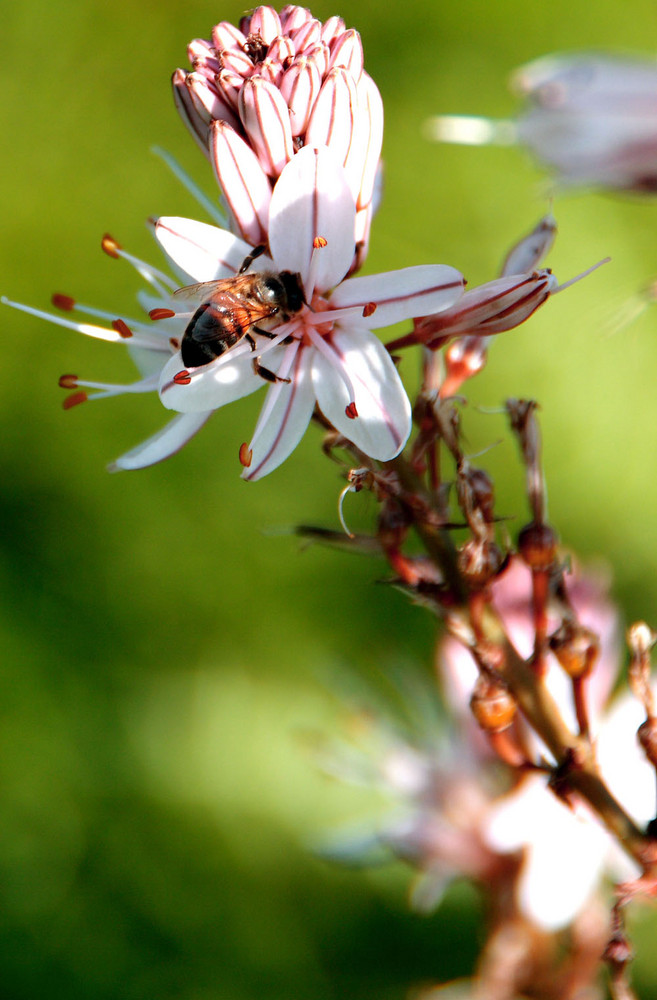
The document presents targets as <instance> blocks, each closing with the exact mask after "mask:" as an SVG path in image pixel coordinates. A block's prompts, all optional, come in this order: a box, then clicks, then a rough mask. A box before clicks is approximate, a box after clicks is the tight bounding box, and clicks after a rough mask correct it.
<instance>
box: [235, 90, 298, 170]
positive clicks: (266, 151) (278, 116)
mask: <svg viewBox="0 0 657 1000" xmlns="http://www.w3.org/2000/svg"><path fill="white" fill-rule="evenodd" d="M239 111H240V118H241V119H242V123H243V125H244V129H245V131H246V133H247V136H248V138H249V140H250V142H251V146H252V147H253V149H254V150H255V152H256V153H257V155H258V159H259V160H260V164H261V166H262V168H263V170H264V171H265V173H267V174H269V175H270V176H271V177H277V176H278V175H279V174H280V173H281V171H282V170H283V167H284V166H285V164H286V163H287V162H288V161H289V160H291V159H292V156H293V154H294V147H293V145H292V131H291V128H290V112H289V111H288V108H287V104H286V103H285V101H284V99H283V97H282V96H281V92H280V90H279V89H278V87H275V86H274V85H273V84H272V83H269V82H268V81H267V80H263V79H262V78H261V77H257V76H256V77H252V78H251V79H250V80H247V81H246V83H245V84H244V86H243V87H242V90H241V91H240V98H239Z"/></svg>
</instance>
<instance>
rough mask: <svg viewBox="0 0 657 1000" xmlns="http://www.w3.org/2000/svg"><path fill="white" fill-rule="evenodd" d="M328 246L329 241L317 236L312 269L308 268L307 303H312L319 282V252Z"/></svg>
mask: <svg viewBox="0 0 657 1000" xmlns="http://www.w3.org/2000/svg"><path fill="white" fill-rule="evenodd" d="M326 246H328V240H326V239H325V238H324V237H323V236H315V238H314V240H313V252H312V254H311V256H310V267H309V268H308V277H307V279H306V287H305V288H304V291H305V293H306V301H307V302H310V301H311V299H312V297H313V292H314V290H315V282H316V281H317V270H318V268H319V256H318V251H319V250H323V249H324V247H326Z"/></svg>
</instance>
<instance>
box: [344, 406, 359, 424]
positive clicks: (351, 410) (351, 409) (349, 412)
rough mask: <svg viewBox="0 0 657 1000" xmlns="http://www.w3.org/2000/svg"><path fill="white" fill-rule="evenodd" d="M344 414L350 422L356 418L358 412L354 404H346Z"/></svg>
mask: <svg viewBox="0 0 657 1000" xmlns="http://www.w3.org/2000/svg"><path fill="white" fill-rule="evenodd" d="M344 412H345V415H346V416H347V417H349V419H350V420H355V419H356V417H357V416H358V410H357V409H356V404H355V403H348V405H347V406H345V408H344Z"/></svg>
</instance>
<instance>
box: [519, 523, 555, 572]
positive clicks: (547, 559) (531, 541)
mask: <svg viewBox="0 0 657 1000" xmlns="http://www.w3.org/2000/svg"><path fill="white" fill-rule="evenodd" d="M557 544H558V537H557V533H556V531H554V529H553V528H551V527H550V526H549V524H540V523H538V522H536V521H532V522H531V524H527V525H525V527H524V528H523V529H522V531H521V532H520V534H519V535H518V552H519V553H520V555H521V557H522V559H523V561H524V562H525V563H526V564H527V566H529V568H530V569H532V570H548V569H549V568H550V566H551V565H552V563H553V562H554V560H555V558H556V555H557Z"/></svg>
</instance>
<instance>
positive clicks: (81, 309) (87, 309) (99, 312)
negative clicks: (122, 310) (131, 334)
mask: <svg viewBox="0 0 657 1000" xmlns="http://www.w3.org/2000/svg"><path fill="white" fill-rule="evenodd" d="M51 301H52V304H53V305H54V306H55V308H56V309H61V310H62V311H63V312H77V313H83V314H84V315H85V316H95V317H96V318H97V319H107V320H109V321H110V323H111V324H112V325H113V324H114V322H115V321H116V313H114V312H108V310H107V309H97V308H96V307H95V306H88V305H85V304H84V303H82V302H78V301H77V299H74V298H73V297H72V296H71V295H62V294H61V293H59V292H55V294H54V295H53V296H52V300H51ZM122 322H123V323H125V324H126V326H127V325H128V323H129V324H130V326H131V327H134V328H136V329H138V330H145V331H146V330H148V327H147V326H146V325H145V323H144V322H143V320H139V319H134V318H131V317H127V319H125V318H124V319H123V320H122ZM118 332H119V331H118V330H117V333H118Z"/></svg>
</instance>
